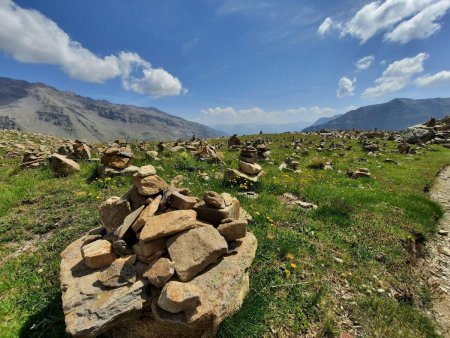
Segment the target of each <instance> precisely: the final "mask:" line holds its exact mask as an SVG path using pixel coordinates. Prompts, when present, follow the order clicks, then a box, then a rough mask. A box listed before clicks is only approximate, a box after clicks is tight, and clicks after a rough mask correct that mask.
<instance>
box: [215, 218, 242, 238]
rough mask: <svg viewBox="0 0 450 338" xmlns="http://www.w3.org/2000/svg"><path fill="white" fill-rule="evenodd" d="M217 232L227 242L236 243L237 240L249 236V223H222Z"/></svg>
mask: <svg viewBox="0 0 450 338" xmlns="http://www.w3.org/2000/svg"><path fill="white" fill-rule="evenodd" d="M217 231H219V233H220V234H221V235H222V236H223V238H225V239H226V240H227V241H235V240H236V239H239V238H243V237H245V235H246V234H247V222H246V221H234V220H233V221H232V222H227V223H222V224H220V225H219V226H218V227H217Z"/></svg>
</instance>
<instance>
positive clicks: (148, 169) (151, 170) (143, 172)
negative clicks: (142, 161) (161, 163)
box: [135, 164, 156, 178]
mask: <svg viewBox="0 0 450 338" xmlns="http://www.w3.org/2000/svg"><path fill="white" fill-rule="evenodd" d="M155 174H156V169H155V167H154V166H152V165H151V164H148V165H144V166H142V167H140V168H139V171H138V172H137V173H136V174H135V175H136V176H137V177H139V178H144V177H147V176H151V175H155Z"/></svg>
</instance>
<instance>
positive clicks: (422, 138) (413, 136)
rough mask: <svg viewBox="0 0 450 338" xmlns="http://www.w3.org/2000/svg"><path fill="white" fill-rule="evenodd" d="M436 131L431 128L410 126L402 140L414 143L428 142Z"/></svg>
mask: <svg viewBox="0 0 450 338" xmlns="http://www.w3.org/2000/svg"><path fill="white" fill-rule="evenodd" d="M435 135H436V133H435V132H434V130H433V128H412V129H411V130H409V131H407V132H406V134H405V135H404V137H403V140H404V141H405V142H406V143H409V144H416V143H419V142H428V141H430V140H432V139H433V138H434V137H435Z"/></svg>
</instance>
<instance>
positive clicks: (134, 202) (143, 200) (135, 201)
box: [122, 185, 149, 211]
mask: <svg viewBox="0 0 450 338" xmlns="http://www.w3.org/2000/svg"><path fill="white" fill-rule="evenodd" d="M122 199H124V200H127V201H128V202H129V203H130V207H131V211H134V210H136V209H137V208H139V207H140V206H142V205H148V204H149V197H148V196H143V195H141V194H140V193H139V192H138V190H137V188H136V187H135V186H134V185H133V187H132V188H131V189H130V190H128V192H127V193H126V194H125V196H123V197H122Z"/></svg>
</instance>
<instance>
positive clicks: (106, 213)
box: [98, 196, 131, 232]
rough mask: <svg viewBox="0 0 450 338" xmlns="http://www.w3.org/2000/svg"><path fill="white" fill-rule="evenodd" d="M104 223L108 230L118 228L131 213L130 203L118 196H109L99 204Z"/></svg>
mask: <svg viewBox="0 0 450 338" xmlns="http://www.w3.org/2000/svg"><path fill="white" fill-rule="evenodd" d="M98 211H99V213H100V217H101V219H102V223H103V225H104V226H105V228H106V230H107V231H108V232H110V231H114V230H116V229H117V228H118V227H119V226H120V225H121V224H122V223H123V220H124V219H125V217H127V216H128V214H130V213H131V208H130V203H128V201H126V200H124V199H121V198H120V197H118V196H113V197H110V198H108V199H107V200H106V201H105V202H103V203H102V204H100V205H99V207H98Z"/></svg>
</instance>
